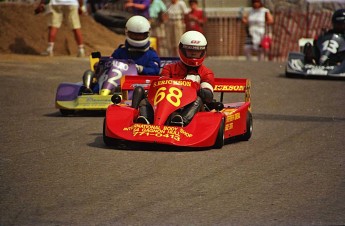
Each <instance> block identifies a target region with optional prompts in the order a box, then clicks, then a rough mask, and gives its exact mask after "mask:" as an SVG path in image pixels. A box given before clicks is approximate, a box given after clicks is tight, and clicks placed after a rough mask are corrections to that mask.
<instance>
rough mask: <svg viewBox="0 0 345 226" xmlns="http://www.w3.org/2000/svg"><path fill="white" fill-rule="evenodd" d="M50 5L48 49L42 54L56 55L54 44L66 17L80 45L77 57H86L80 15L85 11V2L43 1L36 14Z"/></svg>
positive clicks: (67, 0)
mask: <svg viewBox="0 0 345 226" xmlns="http://www.w3.org/2000/svg"><path fill="white" fill-rule="evenodd" d="M48 4H49V7H50V13H49V14H48V16H49V20H48V27H49V31H48V48H47V49H46V51H44V52H43V53H41V55H45V56H53V55H54V43H55V39H56V35H57V32H58V30H59V28H60V27H61V24H62V20H63V18H64V16H65V17H66V18H68V20H69V25H70V27H71V28H72V30H73V33H74V37H75V40H76V42H77V45H78V54H77V57H84V56H85V50H84V45H83V36H82V33H81V24H80V18H79V14H81V13H82V12H83V11H84V10H82V9H83V0H50V1H46V0H41V1H40V3H39V5H38V7H37V8H36V10H35V13H41V12H43V11H44V8H45V7H46V6H47V5H48Z"/></svg>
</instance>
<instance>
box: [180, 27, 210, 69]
mask: <svg viewBox="0 0 345 226" xmlns="http://www.w3.org/2000/svg"><path fill="white" fill-rule="evenodd" d="M206 49H207V40H206V38H205V36H204V35H203V34H201V33H200V32H198V31H187V32H186V33H184V34H183V35H182V36H181V39H180V43H179V56H180V59H181V61H182V62H183V63H184V64H186V65H188V66H192V67H197V66H200V65H201V64H202V62H203V61H204V59H205V57H206ZM190 50H192V51H193V52H195V53H193V54H190V53H187V51H188V52H189V51H190Z"/></svg>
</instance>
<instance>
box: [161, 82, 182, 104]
mask: <svg viewBox="0 0 345 226" xmlns="http://www.w3.org/2000/svg"><path fill="white" fill-rule="evenodd" d="M166 89H167V88H166V87H161V88H159V89H158V90H157V92H156V95H155V98H154V105H157V104H158V103H159V102H161V101H162V100H163V99H164V98H166V100H167V101H168V102H169V103H170V104H172V105H174V106H175V107H178V106H180V104H181V97H182V91H181V90H180V89H178V88H176V87H171V88H170V89H169V90H168V91H167V90H166Z"/></svg>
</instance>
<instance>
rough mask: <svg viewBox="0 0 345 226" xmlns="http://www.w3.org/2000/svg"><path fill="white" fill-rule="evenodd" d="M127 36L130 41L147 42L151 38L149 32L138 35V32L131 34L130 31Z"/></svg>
mask: <svg viewBox="0 0 345 226" xmlns="http://www.w3.org/2000/svg"><path fill="white" fill-rule="evenodd" d="M127 36H128V37H129V38H130V39H133V40H135V41H142V40H145V39H147V38H148V37H149V32H145V33H136V32H131V31H128V32H127Z"/></svg>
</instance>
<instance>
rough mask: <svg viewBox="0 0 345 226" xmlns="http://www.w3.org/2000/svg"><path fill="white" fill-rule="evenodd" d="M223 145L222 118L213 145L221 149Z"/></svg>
mask: <svg viewBox="0 0 345 226" xmlns="http://www.w3.org/2000/svg"><path fill="white" fill-rule="evenodd" d="M223 146H224V118H223V119H222V121H221V122H220V126H219V130H218V134H217V138H216V142H215V143H214V145H213V148H215V149H221V148H222V147H223Z"/></svg>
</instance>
